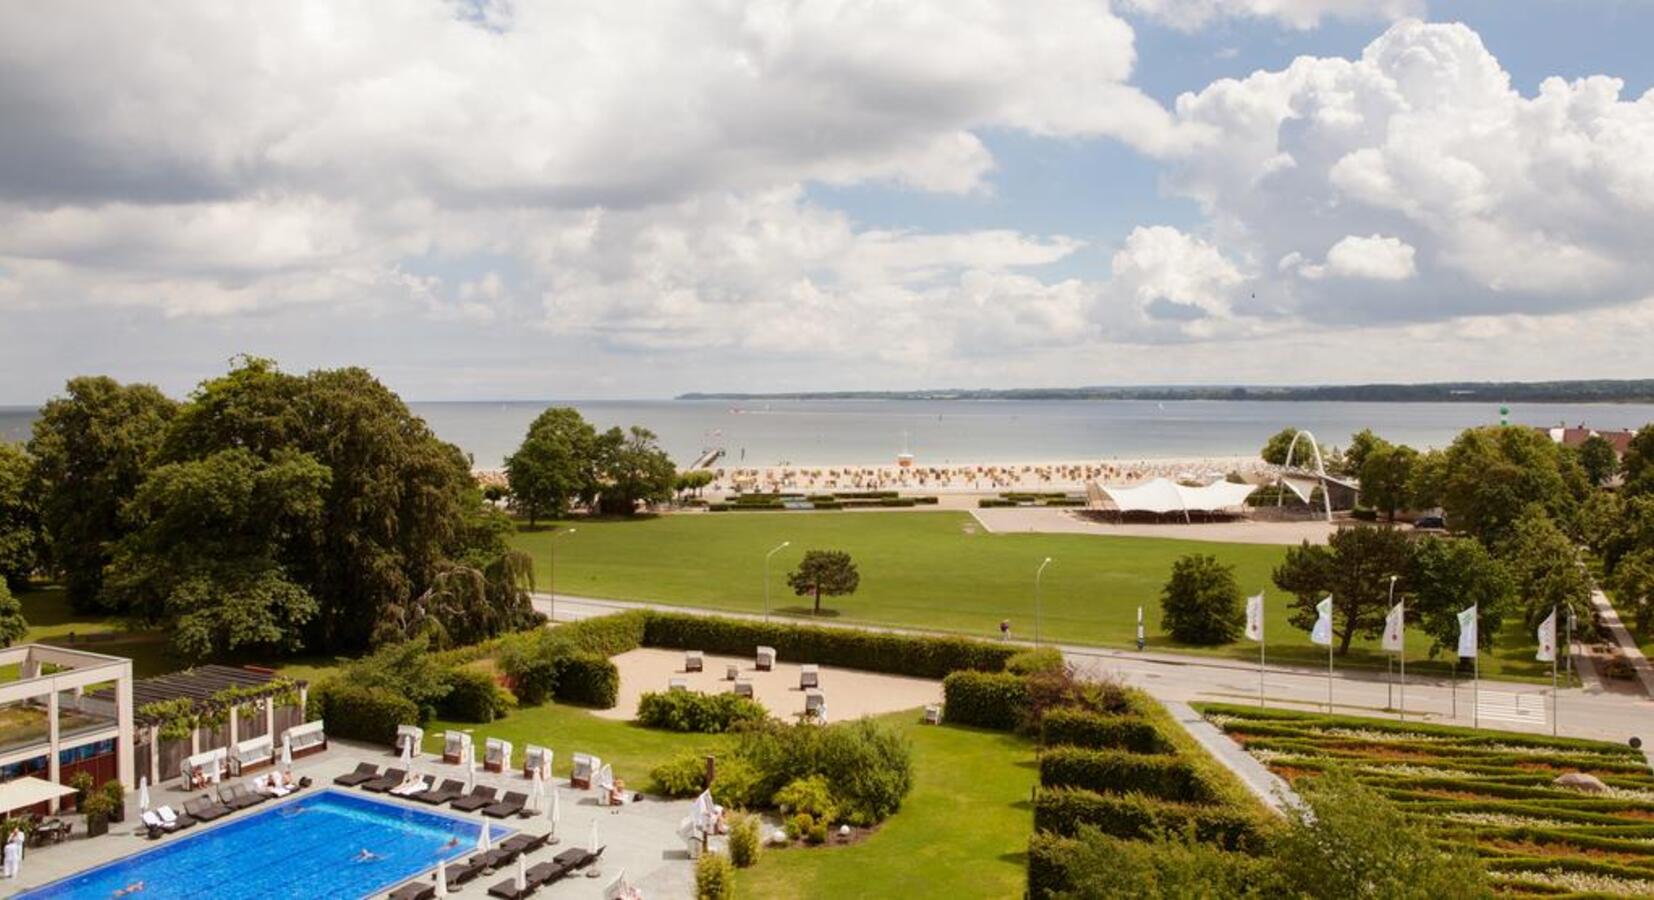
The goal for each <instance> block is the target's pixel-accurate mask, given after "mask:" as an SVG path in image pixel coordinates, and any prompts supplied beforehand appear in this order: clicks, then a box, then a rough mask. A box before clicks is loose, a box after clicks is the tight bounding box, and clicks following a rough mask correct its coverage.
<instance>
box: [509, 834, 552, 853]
mask: <svg viewBox="0 0 1654 900" xmlns="http://www.w3.org/2000/svg"><path fill="white" fill-rule="evenodd" d="M549 840H551V833H550V832H547V833H545V834H523V833H519V834H514V835H512V836H511V837H508V838H506V839H505V840H503V841H501V842H500V846H501V847H504V848H506V849H507V850H516V851H519V852H521V853H533V852H534V851H536V850H538V849H540V848H541V847H544V846H545V845H546V841H549Z"/></svg>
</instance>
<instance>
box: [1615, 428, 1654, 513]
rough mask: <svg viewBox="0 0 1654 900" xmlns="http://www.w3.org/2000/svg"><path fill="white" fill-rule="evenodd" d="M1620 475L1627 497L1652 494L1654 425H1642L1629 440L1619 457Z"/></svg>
mask: <svg viewBox="0 0 1654 900" xmlns="http://www.w3.org/2000/svg"><path fill="white" fill-rule="evenodd" d="M1620 473H1621V474H1622V475H1624V476H1625V488H1624V490H1625V493H1626V494H1627V495H1628V496H1640V495H1643V494H1654V423H1651V424H1648V425H1644V426H1643V427H1642V428H1640V429H1638V430H1637V433H1636V435H1635V436H1634V437H1632V438H1631V443H1630V444H1629V445H1627V446H1626V448H1625V455H1624V456H1622V457H1620Z"/></svg>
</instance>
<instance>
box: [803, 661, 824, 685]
mask: <svg viewBox="0 0 1654 900" xmlns="http://www.w3.org/2000/svg"><path fill="white" fill-rule="evenodd" d="M818 687H821V667H820V666H818V665H816V664H815V663H805V664H804V665H802V666H799V667H798V689H799V690H801V691H804V690H809V689H810V688H818Z"/></svg>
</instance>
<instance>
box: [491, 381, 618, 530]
mask: <svg viewBox="0 0 1654 900" xmlns="http://www.w3.org/2000/svg"><path fill="white" fill-rule="evenodd" d="M598 448H599V443H598V435H597V430H596V429H594V428H593V427H592V426H591V425H590V424H589V423H587V422H586V420H585V419H584V418H582V417H581V416H580V413H579V412H576V411H575V410H572V409H568V408H561V407H560V408H555V409H548V410H546V411H545V412H542V413H540V415H539V416H538V417H536V418H535V419H534V421H533V423H531V424H530V425H529V426H528V435H527V436H526V437H525V438H524V439H523V443H522V446H520V447H518V448H517V452H515V453H513V454H511V455H510V456H508V457H506V460H505V473H506V478H507V480H509V481H510V483H511V503H512V505H513V506H514V507H515V508H516V509H517V510H518V511H519V512H521V513H523V514H524V515H526V516H528V521H529V524H530V525H532V524H534V523H535V522H536V521H538V520H539V519H541V518H546V517H556V516H560V515H562V514H564V513H565V512H567V511H568V508H569V506H570V505H571V504H573V503H575V502H589V501H590V500H591V499H592V498H593V497H594V496H595V495H596V494H597V488H598V464H599V459H598Z"/></svg>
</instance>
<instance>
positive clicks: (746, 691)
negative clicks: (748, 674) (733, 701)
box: [729, 678, 752, 699]
mask: <svg viewBox="0 0 1654 900" xmlns="http://www.w3.org/2000/svg"><path fill="white" fill-rule="evenodd" d="M729 690H730V693H732V694H735V695H736V696H738V697H746V698H748V699H751V697H752V681H751V680H750V679H747V678H737V679H735V684H734V685H733V686H731V687H730V689H729Z"/></svg>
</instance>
